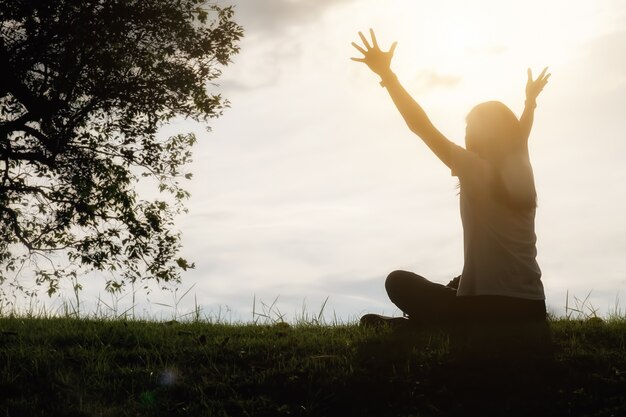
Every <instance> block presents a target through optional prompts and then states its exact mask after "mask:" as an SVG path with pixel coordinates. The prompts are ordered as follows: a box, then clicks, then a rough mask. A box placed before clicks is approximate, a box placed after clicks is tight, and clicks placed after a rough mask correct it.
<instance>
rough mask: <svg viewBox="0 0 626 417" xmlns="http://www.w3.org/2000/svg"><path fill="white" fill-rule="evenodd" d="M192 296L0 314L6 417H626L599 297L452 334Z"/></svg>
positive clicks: (624, 355) (625, 360) (623, 370)
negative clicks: (191, 303) (184, 304)
mask: <svg viewBox="0 0 626 417" xmlns="http://www.w3.org/2000/svg"><path fill="white" fill-rule="evenodd" d="M189 291H190V289H189V290H187V291H185V292H184V293H183V294H182V295H180V296H178V295H177V294H174V298H173V302H172V304H171V305H166V304H163V305H164V306H165V307H169V308H171V309H172V313H173V317H172V318H173V320H170V321H167V322H158V321H147V320H139V319H135V318H133V317H134V316H132V315H130V312H129V310H125V309H118V307H117V303H111V305H109V304H107V303H105V302H104V301H102V306H104V307H102V306H101V305H100V304H99V305H98V309H97V312H96V314H95V315H94V316H92V317H88V316H84V315H83V316H81V314H79V306H80V300H79V298H78V297H77V298H76V300H75V301H72V302H68V303H67V304H65V305H64V306H61V307H60V308H59V309H58V311H57V312H56V313H55V314H49V313H48V312H46V311H45V310H38V311H36V310H32V309H31V311H27V312H25V313H24V312H17V311H16V310H13V311H10V309H9V308H7V307H6V306H5V308H0V417H4V416H20V417H21V416H67V417H69V416H342V417H343V416H407V417H408V416H414V417H417V416H464V417H465V416H492V415H493V416H525V417H526V416H555V417H556V416H559V417H560V416H597V417H600V416H606V417H608V416H624V415H626V400H625V398H624V396H625V393H626V316H624V314H623V311H622V310H621V308H619V306H618V305H616V308H615V310H614V311H613V312H612V313H611V314H609V316H608V317H605V318H600V317H598V316H597V314H596V312H597V309H595V308H594V307H593V306H591V305H590V303H589V302H588V300H589V295H587V297H585V298H583V299H578V298H575V297H574V300H573V302H572V303H571V304H570V303H569V300H566V309H565V311H566V315H565V316H564V317H561V318H556V317H552V318H551V319H550V320H549V321H548V322H547V323H546V324H545V325H526V326H515V327H513V326H510V325H509V326H502V325H492V326H481V327H474V328H453V329H448V330H446V331H444V330H441V329H435V328H431V329H427V328H423V329H419V330H406V329H405V330H401V329H397V330H391V329H388V328H380V329H370V328H361V327H359V326H358V325H356V324H354V323H340V322H339V321H338V320H337V319H336V318H335V319H334V321H333V323H332V324H331V325H329V324H327V323H326V322H325V320H324V314H323V313H324V309H325V308H326V301H327V300H326V301H324V303H323V304H322V305H321V307H320V311H319V312H317V313H316V312H309V311H307V309H306V306H305V305H303V307H302V314H301V317H300V318H299V319H297V320H296V321H295V323H292V324H287V323H285V322H283V318H284V314H282V313H281V312H280V311H279V310H278V309H277V308H276V305H277V299H276V300H274V301H273V302H272V303H264V302H262V301H260V300H257V299H256V297H255V299H254V301H253V306H252V322H251V323H248V324H244V323H232V322H230V321H226V320H225V319H224V316H222V314H221V312H219V313H218V314H217V315H216V316H215V315H214V316H212V317H207V316H205V315H203V312H202V308H201V307H199V306H198V304H197V302H196V303H195V308H194V310H193V311H192V312H190V313H187V314H182V313H181V312H180V311H179V308H178V307H179V303H180V300H181V299H182V298H184V297H185V296H187V295H188V293H189ZM568 299H569V296H568ZM203 317H204V318H203Z"/></svg>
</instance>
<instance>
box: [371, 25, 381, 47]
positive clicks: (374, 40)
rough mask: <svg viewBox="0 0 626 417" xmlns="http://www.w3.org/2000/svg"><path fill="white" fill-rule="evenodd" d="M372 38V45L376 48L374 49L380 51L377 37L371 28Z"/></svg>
mask: <svg viewBox="0 0 626 417" xmlns="http://www.w3.org/2000/svg"><path fill="white" fill-rule="evenodd" d="M370 36H371V37H372V45H373V46H374V48H376V49H380V48H379V47H378V41H376V35H375V34H374V29H371V28H370Z"/></svg>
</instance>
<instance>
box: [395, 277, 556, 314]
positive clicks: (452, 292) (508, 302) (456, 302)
mask: <svg viewBox="0 0 626 417" xmlns="http://www.w3.org/2000/svg"><path fill="white" fill-rule="evenodd" d="M385 288H386V289H387V294H388V295H389V299H391V301H392V302H393V303H394V304H395V305H397V306H398V308H400V310H402V311H403V312H404V313H406V314H407V315H408V316H409V318H410V319H411V320H415V321H417V322H424V323H427V324H429V323H434V324H437V323H442V324H466V323H480V322H491V323H498V322H524V321H543V320H545V319H546V304H545V301H544V300H528V299H524V298H516V297H505V296H500V295H477V296H457V295H456V289H454V288H451V287H447V286H445V285H441V284H436V283H434V282H431V281H429V280H427V279H426V278H424V277H422V276H419V275H417V274H414V273H412V272H407V271H394V272H392V273H391V274H389V276H388V277H387V280H386V281H385Z"/></svg>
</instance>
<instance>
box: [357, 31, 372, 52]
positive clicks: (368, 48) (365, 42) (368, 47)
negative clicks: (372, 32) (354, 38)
mask: <svg viewBox="0 0 626 417" xmlns="http://www.w3.org/2000/svg"><path fill="white" fill-rule="evenodd" d="M359 37H360V38H361V40H362V41H363V45H365V47H366V48H367V50H370V49H372V47H371V46H370V44H369V42H368V41H367V38H366V37H365V36H364V35H363V33H362V32H359Z"/></svg>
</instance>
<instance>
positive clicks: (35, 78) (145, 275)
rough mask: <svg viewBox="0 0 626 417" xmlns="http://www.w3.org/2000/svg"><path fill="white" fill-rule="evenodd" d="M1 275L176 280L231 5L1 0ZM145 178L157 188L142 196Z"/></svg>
mask: <svg viewBox="0 0 626 417" xmlns="http://www.w3.org/2000/svg"><path fill="white" fill-rule="evenodd" d="M0 1H1V6H0V66H1V67H2V69H1V71H2V74H3V75H2V76H1V77H0V177H1V179H0V283H2V282H4V281H5V280H6V279H7V278H8V277H9V276H15V274H17V272H19V270H20V268H22V267H23V266H24V264H25V263H26V264H28V265H31V266H32V267H33V270H34V271H35V274H36V278H37V283H38V284H45V285H46V286H47V288H48V293H49V294H52V293H54V292H55V291H56V290H57V289H58V285H59V281H60V280H61V279H63V278H65V277H74V278H76V277H77V274H82V273H85V272H87V271H115V273H114V274H115V275H114V278H111V279H109V280H108V282H107V284H106V288H107V290H110V291H114V290H119V289H120V288H121V287H122V286H123V285H124V284H125V283H127V282H133V283H134V282H136V281H138V280H139V281H142V280H147V279H152V280H156V281H157V282H160V283H165V282H179V281H180V274H181V272H182V270H185V269H187V268H189V267H193V264H192V263H190V262H189V261H187V260H186V259H183V258H180V257H179V256H178V255H179V250H180V232H178V231H176V230H175V228H174V225H173V219H174V216H175V215H176V214H178V213H180V212H181V211H184V210H185V208H184V204H183V203H184V200H185V199H186V198H187V197H188V196H189V194H188V192H186V191H185V190H184V189H183V188H182V187H181V181H182V180H183V179H185V178H190V177H191V174H190V173H186V172H185V171H184V166H185V164H187V163H188V162H190V160H191V147H192V145H193V143H194V142H195V137H194V135H193V134H179V135H175V136H173V137H170V138H168V139H161V138H159V135H158V134H157V132H158V129H159V128H160V127H161V126H163V125H164V124H166V123H167V122H169V121H171V120H172V119H174V118H176V117H184V118H189V119H192V120H194V121H200V122H207V121H208V120H209V119H211V118H214V117H217V116H219V115H220V114H221V112H222V111H223V109H224V108H225V107H227V105H228V103H227V101H225V100H224V99H223V98H222V97H221V96H220V95H219V94H215V93H210V92H209V91H207V88H208V87H209V85H212V83H211V81H212V80H214V79H216V78H217V77H218V76H219V75H220V74H221V68H223V67H224V66H226V65H227V64H228V63H229V62H230V58H231V57H232V56H233V55H234V54H236V53H237V52H238V50H239V49H238V46H237V44H238V41H239V40H240V38H241V37H242V36H243V31H242V28H241V27H240V26H239V25H237V24H236V23H235V22H234V21H233V9H232V7H221V6H217V5H214V4H207V3H206V2H205V1H204V0H176V1H172V0H0ZM145 182H149V183H151V184H153V186H155V187H158V189H159V191H161V192H162V193H163V198H159V199H154V200H142V199H141V198H140V196H139V195H138V193H137V191H136V189H137V185H138V184H139V183H145Z"/></svg>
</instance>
